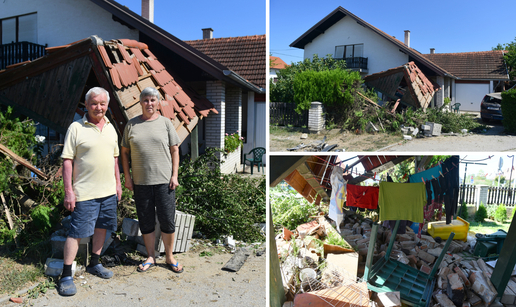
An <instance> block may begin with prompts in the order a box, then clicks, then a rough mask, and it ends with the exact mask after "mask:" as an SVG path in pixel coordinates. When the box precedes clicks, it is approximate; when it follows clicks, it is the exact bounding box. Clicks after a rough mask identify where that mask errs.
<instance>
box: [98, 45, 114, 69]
mask: <svg viewBox="0 0 516 307" xmlns="http://www.w3.org/2000/svg"><path fill="white" fill-rule="evenodd" d="M98 50H99V53H100V56H101V57H102V61H104V65H106V67H107V68H113V63H111V60H110V59H109V56H108V54H107V51H106V47H104V46H98Z"/></svg>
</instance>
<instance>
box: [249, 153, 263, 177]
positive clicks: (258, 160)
mask: <svg viewBox="0 0 516 307" xmlns="http://www.w3.org/2000/svg"><path fill="white" fill-rule="evenodd" d="M251 154H253V157H252V159H247V156H248V155H251ZM264 154H265V148H263V147H256V148H253V149H252V150H251V151H250V152H248V153H246V154H244V173H245V161H249V163H250V164H251V175H252V174H253V166H254V165H258V171H260V166H261V167H262V174H263V173H264V171H263V162H262V157H263V155H264Z"/></svg>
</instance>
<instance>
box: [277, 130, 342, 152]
mask: <svg viewBox="0 0 516 307" xmlns="http://www.w3.org/2000/svg"><path fill="white" fill-rule="evenodd" d="M307 137H308V134H306V133H304V134H303V135H301V139H306V138H307ZM338 146H339V145H337V144H333V145H330V144H327V143H326V136H325V137H324V138H323V139H322V141H314V142H312V143H310V144H304V143H301V144H299V145H297V146H296V147H292V148H287V150H288V151H298V150H301V149H302V151H313V152H328V151H335V152H338V151H339V150H338V149H336V148H337V147H338ZM334 149H335V150H334ZM341 151H344V149H342V150H341Z"/></svg>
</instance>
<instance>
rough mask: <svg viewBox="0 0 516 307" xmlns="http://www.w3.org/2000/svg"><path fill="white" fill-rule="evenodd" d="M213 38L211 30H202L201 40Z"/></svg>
mask: <svg viewBox="0 0 516 307" xmlns="http://www.w3.org/2000/svg"><path fill="white" fill-rule="evenodd" d="M212 38H213V29H212V28H205V29H202V39H212Z"/></svg>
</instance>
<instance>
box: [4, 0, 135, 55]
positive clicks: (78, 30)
mask: <svg viewBox="0 0 516 307" xmlns="http://www.w3.org/2000/svg"><path fill="white" fill-rule="evenodd" d="M34 12H36V13H37V20H38V41H37V42H34V43H38V44H40V45H45V44H48V46H50V47H52V46H61V45H66V44H69V43H72V42H75V41H78V40H81V39H84V38H88V37H90V36H91V35H97V36H99V37H100V38H102V39H103V40H111V39H119V38H128V39H135V40H138V30H131V29H129V28H128V27H126V26H123V25H122V24H120V23H118V22H115V21H113V19H112V15H111V14H110V13H108V12H107V11H105V10H104V9H102V8H101V7H100V6H98V5H96V4H95V3H93V2H91V1H89V0H45V1H42V0H6V1H0V19H3V18H6V17H12V16H19V15H23V14H27V13H34Z"/></svg>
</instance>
